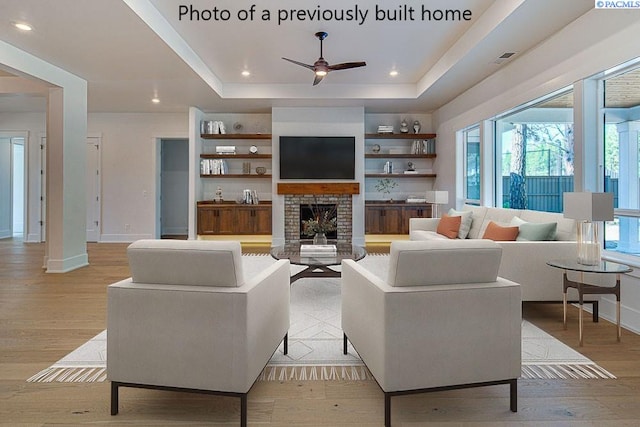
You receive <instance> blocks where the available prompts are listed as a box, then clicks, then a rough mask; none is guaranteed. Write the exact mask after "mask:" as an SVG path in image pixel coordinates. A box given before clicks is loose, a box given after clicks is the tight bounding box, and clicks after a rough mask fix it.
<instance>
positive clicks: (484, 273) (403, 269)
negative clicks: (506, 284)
mask: <svg viewBox="0 0 640 427" xmlns="http://www.w3.org/2000/svg"><path fill="white" fill-rule="evenodd" d="M501 255H502V248H501V247H500V246H499V245H498V244H496V243H494V242H491V241H489V240H481V239H475V240H459V239H456V240H425V241H394V242H392V243H391V249H390V254H389V276H388V279H387V283H388V284H389V286H393V287H402V286H422V285H448V284H454V283H485V282H494V281H495V280H496V277H497V276H498V268H499V267H500V258H501Z"/></svg>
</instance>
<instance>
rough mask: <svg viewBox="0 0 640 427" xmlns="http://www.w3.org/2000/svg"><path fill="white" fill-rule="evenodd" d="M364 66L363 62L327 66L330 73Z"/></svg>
mask: <svg viewBox="0 0 640 427" xmlns="http://www.w3.org/2000/svg"><path fill="white" fill-rule="evenodd" d="M366 65H367V63H366V62H364V61H361V62H343V63H342V64H335V65H329V70H330V71H337V70H347V69H349V68H358V67H364V66H366Z"/></svg>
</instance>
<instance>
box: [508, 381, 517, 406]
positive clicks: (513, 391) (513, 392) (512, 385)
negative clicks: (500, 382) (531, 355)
mask: <svg viewBox="0 0 640 427" xmlns="http://www.w3.org/2000/svg"><path fill="white" fill-rule="evenodd" d="M509 391H510V392H509V395H510V399H509V400H510V404H511V412H518V380H517V379H513V380H511V381H510V382H509Z"/></svg>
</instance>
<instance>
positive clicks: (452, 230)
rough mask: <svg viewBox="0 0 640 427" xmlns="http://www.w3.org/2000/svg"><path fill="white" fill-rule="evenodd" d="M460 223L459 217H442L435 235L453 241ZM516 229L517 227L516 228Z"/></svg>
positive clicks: (460, 218)
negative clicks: (440, 235)
mask: <svg viewBox="0 0 640 427" xmlns="http://www.w3.org/2000/svg"><path fill="white" fill-rule="evenodd" d="M461 223H462V217H461V216H449V215H446V214H444V215H442V218H440V221H439V222H438V228H437V229H436V233H438V234H442V235H443V236H446V237H448V238H450V239H455V238H456V237H458V230H460V224H461ZM516 228H518V227H516Z"/></svg>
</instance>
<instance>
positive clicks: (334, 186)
mask: <svg viewBox="0 0 640 427" xmlns="http://www.w3.org/2000/svg"><path fill="white" fill-rule="evenodd" d="M278 194H360V183H359V182H297V183H288V182H279V183H278Z"/></svg>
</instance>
